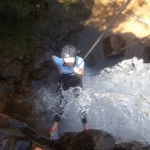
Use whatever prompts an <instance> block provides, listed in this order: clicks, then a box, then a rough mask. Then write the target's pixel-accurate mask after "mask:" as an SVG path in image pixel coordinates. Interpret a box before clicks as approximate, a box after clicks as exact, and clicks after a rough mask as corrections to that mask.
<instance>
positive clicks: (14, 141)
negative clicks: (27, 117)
mask: <svg viewBox="0 0 150 150" xmlns="http://www.w3.org/2000/svg"><path fill="white" fill-rule="evenodd" d="M0 148H1V150H10V149H12V150H29V149H31V148H32V142H31V141H30V140H29V139H27V138H25V137H11V138H10V139H6V140H3V141H2V142H1V146H0Z"/></svg>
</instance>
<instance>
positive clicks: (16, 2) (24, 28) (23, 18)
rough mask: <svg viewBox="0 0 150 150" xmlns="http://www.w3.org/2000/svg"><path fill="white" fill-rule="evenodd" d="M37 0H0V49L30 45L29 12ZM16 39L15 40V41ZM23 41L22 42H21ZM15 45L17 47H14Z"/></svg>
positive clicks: (7, 49) (23, 47)
mask: <svg viewBox="0 0 150 150" xmlns="http://www.w3.org/2000/svg"><path fill="white" fill-rule="evenodd" d="M38 1H39V0H1V3H0V27H1V28H0V51H1V52H3V51H9V50H10V49H11V50H13V49H19V48H20V49H22V50H23V49H26V48H28V47H29V45H30V40H27V39H30V34H29V33H28V31H29V30H30V25H31V20H32V19H31V17H30V16H31V13H32V12H33V10H34V8H35V4H37V3H38ZM15 40H17V42H16V41H15ZM23 42H24V43H23ZM16 47H17V48H16Z"/></svg>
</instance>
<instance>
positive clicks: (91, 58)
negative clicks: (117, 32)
mask: <svg viewBox="0 0 150 150" xmlns="http://www.w3.org/2000/svg"><path fill="white" fill-rule="evenodd" d="M86 54H87V53H85V52H80V53H78V54H77V55H78V56H80V57H82V58H84V57H85V55H86ZM84 62H85V67H88V68H91V67H94V66H95V65H96V61H95V58H94V56H93V55H92V54H91V53H90V54H89V55H88V56H87V57H86V59H85V60H84Z"/></svg>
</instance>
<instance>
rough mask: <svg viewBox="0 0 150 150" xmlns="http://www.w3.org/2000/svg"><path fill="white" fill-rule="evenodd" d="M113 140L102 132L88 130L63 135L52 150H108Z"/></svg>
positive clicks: (112, 146)
mask: <svg viewBox="0 0 150 150" xmlns="http://www.w3.org/2000/svg"><path fill="white" fill-rule="evenodd" d="M114 146H115V139H114V137H113V136H112V135H110V134H109V133H107V132H105V131H102V130H94V129H89V130H87V131H83V132H79V133H65V134H63V135H62V136H61V137H60V139H59V140H58V141H57V142H56V143H55V145H54V150H60V149H61V150H110V149H113V148H114Z"/></svg>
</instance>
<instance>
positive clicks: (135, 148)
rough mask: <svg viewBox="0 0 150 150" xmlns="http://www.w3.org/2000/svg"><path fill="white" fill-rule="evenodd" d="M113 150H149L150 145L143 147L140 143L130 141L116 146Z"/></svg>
mask: <svg viewBox="0 0 150 150" xmlns="http://www.w3.org/2000/svg"><path fill="white" fill-rule="evenodd" d="M113 150H150V145H149V146H145V145H143V144H142V143H140V142H136V141H132V142H128V143H120V144H116V145H115V148H114V149H113Z"/></svg>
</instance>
